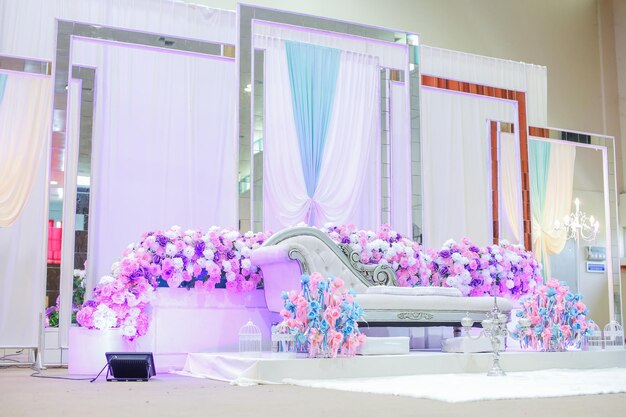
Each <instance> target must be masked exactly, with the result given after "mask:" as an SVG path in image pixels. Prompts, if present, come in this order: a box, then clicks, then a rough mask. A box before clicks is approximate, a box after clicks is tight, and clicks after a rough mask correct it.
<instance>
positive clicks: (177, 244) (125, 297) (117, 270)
mask: <svg viewBox="0 0 626 417" xmlns="http://www.w3.org/2000/svg"><path fill="white" fill-rule="evenodd" d="M321 230H322V231H323V232H324V233H326V234H327V235H328V236H329V237H330V239H332V240H333V241H334V242H335V243H337V244H340V243H342V244H349V245H350V247H351V248H352V249H353V250H355V251H357V252H360V253H361V262H363V263H364V264H388V265H390V266H391V267H392V268H393V269H394V270H395V271H396V275H397V277H398V285H400V286H418V285H419V286H447V287H456V288H459V289H460V290H461V292H462V293H463V294H464V295H469V296H480V295H483V294H491V293H492V292H493V291H495V292H496V293H497V294H499V295H503V296H507V297H509V298H513V299H517V298H519V297H520V296H522V295H525V294H528V293H532V291H533V290H534V288H535V287H536V285H537V283H538V282H541V275H540V265H539V264H538V263H537V262H536V261H535V260H534V259H533V257H532V253H530V252H526V251H525V250H524V249H523V248H521V247H518V246H513V245H509V244H506V243H502V244H500V245H493V246H488V247H485V248H479V247H476V246H474V245H472V244H471V242H469V240H467V239H464V240H463V241H462V242H461V244H457V243H456V242H454V241H448V242H446V244H445V245H444V247H443V248H442V249H441V250H439V251H424V250H422V247H421V246H420V245H419V244H418V243H416V242H413V241H412V240H410V239H407V238H405V237H403V236H402V235H401V234H399V233H397V232H395V231H393V230H392V229H391V228H390V227H389V226H388V225H383V226H381V228H380V229H379V230H378V231H377V232H372V231H365V230H357V229H356V227H355V226H354V225H344V226H325V227H324V228H322V229H321ZM270 235H271V233H253V232H247V233H245V234H241V233H240V232H238V231H236V230H232V229H222V228H219V227H215V226H214V227H211V228H210V229H209V230H208V232H206V233H202V232H201V231H198V230H187V231H183V230H182V229H181V228H180V227H177V226H174V227H172V228H171V229H169V230H167V231H155V232H149V233H145V234H144V235H142V238H141V240H140V241H139V242H138V243H134V244H131V245H129V247H128V248H127V249H126V250H125V251H124V253H123V256H122V258H121V260H120V261H119V262H116V263H114V264H113V266H112V272H111V276H105V277H102V279H101V280H100V282H99V283H98V285H97V286H96V288H95V290H94V297H93V298H92V299H91V300H89V301H87V302H86V303H85V304H83V306H82V308H81V309H80V310H79V311H78V313H77V321H78V323H79V324H80V325H82V326H83V327H88V328H91V329H93V328H95V329H107V328H116V327H121V328H122V329H123V334H124V335H125V336H126V337H128V338H134V337H137V336H141V335H144V334H145V333H146V332H147V329H148V323H149V321H150V317H149V313H148V306H149V305H150V302H151V300H152V297H153V293H154V289H155V288H156V287H158V286H164V285H167V286H169V287H171V288H178V287H184V288H189V289H190V288H197V289H202V290H212V289H214V288H216V287H219V286H223V287H224V288H226V289H227V290H229V291H234V292H241V291H251V290H254V289H256V288H258V287H259V286H260V285H261V283H262V273H261V270H260V269H259V268H258V267H257V266H256V265H253V264H252V263H251V261H250V253H251V251H252V250H253V249H255V248H257V247H259V246H261V244H262V243H263V242H264V241H265V239H267V237H269V236H270Z"/></svg>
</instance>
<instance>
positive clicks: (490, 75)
mask: <svg viewBox="0 0 626 417" xmlns="http://www.w3.org/2000/svg"><path fill="white" fill-rule="evenodd" d="M420 57H421V61H420V63H421V68H420V69H421V72H422V74H426V75H432V76H436V77H443V78H448V79H452V80H457V81H464V82H470V83H475V84H480V85H488V86H491V87H499V88H505V89H508V90H515V91H523V92H526V109H527V112H528V124H529V125H531V126H547V125H548V100H547V97H548V82H547V77H548V73H547V68H546V67H543V66H540V65H533V64H526V63H524V62H515V61H509V60H506V59H498V58H492V57H487V56H481V55H474V54H468V53H465V52H459V51H451V50H449V49H441V48H435V47H432V46H426V45H421V46H420Z"/></svg>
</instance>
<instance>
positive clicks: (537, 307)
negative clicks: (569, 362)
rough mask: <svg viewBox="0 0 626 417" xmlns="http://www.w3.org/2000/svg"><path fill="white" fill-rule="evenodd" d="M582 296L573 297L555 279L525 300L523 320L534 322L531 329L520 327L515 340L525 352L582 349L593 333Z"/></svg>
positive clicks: (515, 334)
mask: <svg viewBox="0 0 626 417" xmlns="http://www.w3.org/2000/svg"><path fill="white" fill-rule="evenodd" d="M582 298H583V297H582V295H580V294H572V293H571V292H570V291H569V287H568V286H567V285H566V283H565V282H559V281H557V280H556V279H551V280H549V281H548V283H547V284H546V285H541V286H540V287H539V288H538V289H537V291H536V292H535V293H534V294H532V295H530V296H528V297H525V298H524V299H522V305H523V310H521V311H519V312H518V313H517V316H518V317H520V318H525V319H528V320H530V327H527V328H524V327H522V326H521V324H519V322H518V324H517V326H516V329H515V331H514V332H513V337H515V338H516V339H519V341H520V345H521V346H522V347H524V348H527V347H532V348H533V349H535V350H537V349H541V350H544V351H562V350H565V349H566V348H568V347H575V348H580V347H582V346H584V345H585V344H586V342H587V338H588V337H589V336H590V335H591V333H592V332H593V325H592V323H593V321H592V320H591V319H588V318H587V314H589V310H588V309H587V306H586V305H585V303H583V302H582Z"/></svg>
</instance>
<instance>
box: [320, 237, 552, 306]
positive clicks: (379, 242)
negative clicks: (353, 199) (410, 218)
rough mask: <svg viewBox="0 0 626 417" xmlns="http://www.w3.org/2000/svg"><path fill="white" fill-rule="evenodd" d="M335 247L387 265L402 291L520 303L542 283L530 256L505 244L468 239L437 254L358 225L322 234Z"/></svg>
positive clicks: (449, 244) (448, 244)
mask: <svg viewBox="0 0 626 417" xmlns="http://www.w3.org/2000/svg"><path fill="white" fill-rule="evenodd" d="M321 230H322V231H323V232H324V233H326V234H327V235H328V236H329V237H330V238H331V239H332V240H333V241H334V242H335V243H338V244H339V243H342V244H349V245H350V247H351V248H352V249H353V250H355V251H357V252H360V253H361V262H362V263H364V264H388V265H390V266H391V267H392V268H393V269H394V271H395V272H396V276H397V278H398V285H399V286H402V287H414V286H436V287H455V288H458V289H459V290H460V291H461V293H462V294H463V295H464V296H482V295H491V294H493V293H494V291H495V293H496V294H497V295H499V296H504V297H508V298H511V299H518V298H520V297H521V296H523V295H526V294H530V293H532V292H533V291H534V290H535V288H536V287H537V285H538V284H539V283H541V282H543V278H542V276H541V265H540V264H539V263H538V262H537V261H536V260H535V259H534V257H533V254H532V252H529V251H526V250H525V249H524V248H523V247H522V246H517V245H511V244H509V243H508V242H506V241H503V242H501V243H500V244H499V245H491V246H487V247H478V246H476V245H474V244H472V242H470V240H469V239H467V238H464V239H463V240H462V241H461V243H457V242H455V241H454V240H449V241H447V242H446V243H444V245H443V247H442V248H441V249H440V250H438V251H436V250H426V251H423V250H422V247H421V246H420V245H419V244H418V243H416V242H413V241H412V240H410V239H407V238H405V237H403V236H402V235H401V234H399V233H397V232H396V231H394V230H391V228H390V227H389V225H383V226H381V228H380V229H379V230H378V231H377V232H372V231H365V230H356V227H355V226H354V225H343V226H332V225H327V226H325V227H323V228H322V229H321Z"/></svg>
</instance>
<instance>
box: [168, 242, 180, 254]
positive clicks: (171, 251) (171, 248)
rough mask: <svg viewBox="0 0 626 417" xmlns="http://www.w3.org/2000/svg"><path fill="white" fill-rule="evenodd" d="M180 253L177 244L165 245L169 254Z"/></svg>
mask: <svg viewBox="0 0 626 417" xmlns="http://www.w3.org/2000/svg"><path fill="white" fill-rule="evenodd" d="M177 253H178V250H176V246H175V245H173V244H171V243H168V244H167V245H165V254H166V255H167V256H174V255H176V254H177Z"/></svg>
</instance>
